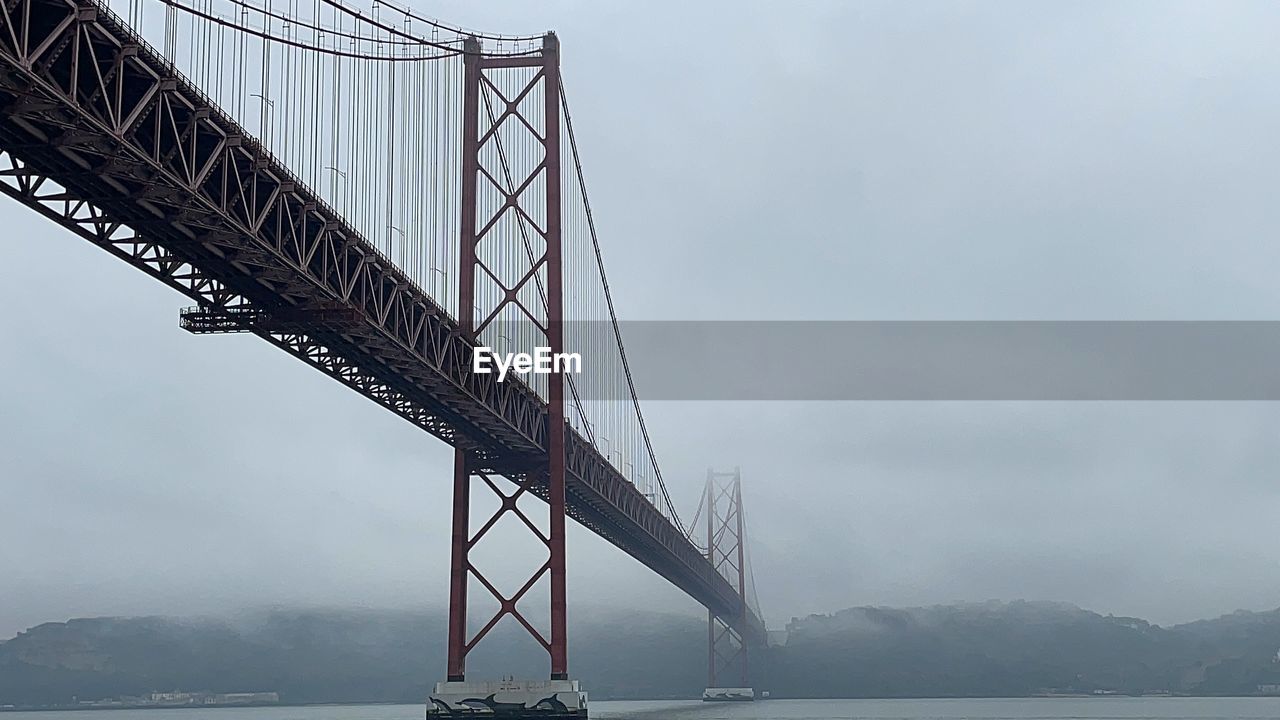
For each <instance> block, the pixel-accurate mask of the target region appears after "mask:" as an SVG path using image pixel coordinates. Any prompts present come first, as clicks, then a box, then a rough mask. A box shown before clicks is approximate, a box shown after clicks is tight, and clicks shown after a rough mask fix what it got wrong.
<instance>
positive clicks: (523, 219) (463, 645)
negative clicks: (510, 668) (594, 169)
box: [448, 34, 569, 682]
mask: <svg viewBox="0 0 1280 720" xmlns="http://www.w3.org/2000/svg"><path fill="white" fill-rule="evenodd" d="M464 63H465V68H466V71H465V74H464V79H463V93H464V97H465V100H464V104H463V114H462V118H463V121H462V132H463V143H462V145H463V158H462V224H461V225H462V233H461V234H462V237H461V243H462V252H461V267H460V274H459V275H460V277H461V283H460V286H459V302H458V307H459V314H460V317H459V319H460V322H461V326H462V327H461V329H462V331H463V332H464V333H466V334H468V335H470V336H472V337H481V336H483V335H484V334H485V333H486V331H487V330H489V329H490V328H491V327H492V326H493V325H494V324H495V323H498V322H501V321H502V320H503V319H510V318H512V316H517V317H516V319H518V320H520V321H521V322H520V326H522V327H531V328H533V329H534V330H535V331H536V334H537V337H536V338H532V339H531V338H525V340H526V341H528V340H532V342H529V343H528V344H525V345H523V347H530V346H542V347H547V348H549V349H550V351H551V352H552V353H561V352H563V351H564V339H563V324H562V323H563V302H564V291H563V288H564V284H563V267H562V264H561V257H560V254H561V237H560V192H559V188H560V157H561V155H560V93H559V90H560V62H559V43H558V41H557V40H556V36H555V35H553V34H548V35H547V36H546V38H544V40H543V45H542V51H541V53H540V54H539V55H537V56H532V57H509V58H486V57H484V56H483V55H482V54H481V47H480V42H479V41H478V40H476V39H474V38H473V39H470V40H468V41H467V44H466V55H465V59H464ZM513 75H514V76H516V77H515V83H514V84H512V83H510V82H503V81H502V80H503V79H508V80H509V79H510V77H509V76H513ZM499 76H508V77H506V78H503V77H499ZM482 97H483V98H484V99H485V100H486V102H485V105H486V107H487V109H488V110H489V112H483V113H482V112H481V98H482ZM528 99H534V100H536V101H537V102H535V103H533V107H532V108H531V109H530V108H526V107H525V104H526V102H525V101H526V100H528ZM495 100H496V101H497V102H498V103H499V104H500V105H501V108H500V111H497V112H495V111H494V110H493V104H494V102H493V101H495ZM531 110H532V112H531ZM535 113H536V114H535ZM525 130H527V131H528V133H529V134H531V135H532V137H533V139H534V142H535V143H536V145H537V146H538V147H539V149H540V150H541V153H540V155H541V160H540V161H538V162H536V164H533V165H532V167H523V168H517V169H515V170H514V173H515V174H514V175H513V170H512V168H511V162H510V160H509V158H508V156H507V151H506V150H504V148H503V146H502V144H501V143H500V139H501V137H502V136H503V135H504V134H506V135H511V134H513V131H516V132H520V133H523V132H524V131H525ZM535 186H540V187H541V188H542V189H543V191H542V192H533V191H532V188H534V187H535ZM486 196H489V197H490V199H489V201H488V202H485V201H484V199H483V198H484V197H486ZM504 221H505V222H506V223H507V225H506V227H507V228H509V229H512V230H514V232H508V233H503V232H502V228H503V226H504ZM513 241H514V242H515V244H517V245H518V246H519V247H517V248H516V249H517V250H523V251H525V252H526V254H527V266H522V267H521V270H520V272H518V273H516V274H514V275H512V274H511V273H510V271H509V270H508V271H504V269H503V268H502V267H499V266H498V258H500V257H509V256H510V253H509V252H504V250H507V251H509V250H510V249H511V248H510V245H512V244H513ZM480 278H486V279H488V280H489V281H490V283H491V285H490V286H489V287H490V288H491V289H496V290H497V291H498V292H496V293H494V292H490V293H481V294H479V296H478V295H477V292H476V287H477V284H478V283H477V280H478V279H480ZM495 286H496V287H495ZM535 287H536V288H538V289H539V290H540V291H541V292H539V293H536V294H535V293H533V292H530V291H531V290H532V289H533V288H535ZM543 378H544V381H545V383H546V398H547V403H546V406H545V408H546V413H547V428H548V431H547V436H546V450H547V452H546V460H545V464H542V466H540V467H535V468H528V469H526V470H525V472H524V473H523V474H522V476H516V477H515V478H512V480H514V481H515V482H516V484H517V488H516V490H515V491H514V492H513V493H511V494H506V493H504V492H503V491H502V490H501V488H499V486H498V485H497V484H495V483H494V481H493V479H492V478H491V477H489V475H488V474H487V473H485V472H484V471H483V470H482V468H483V464H482V461H481V459H480V458H478V457H476V456H475V455H474V453H472V452H471V451H470V450H468V449H466V448H458V449H457V451H456V452H455V458H454V481H453V483H454V484H453V535H452V537H453V548H452V555H451V557H452V560H451V575H450V586H449V588H450V589H449V665H448V668H449V670H448V672H449V676H448V679H449V681H451V682H457V681H462V680H464V679H465V674H466V658H467V653H468V652H470V650H471V649H472V648H473V647H475V645H476V644H477V643H478V642H480V640H481V639H483V638H484V636H485V635H486V634H487V633H488V632H489V631H490V630H491V629H493V627H494V626H495V625H497V623H498V622H499V621H500V620H502V618H504V617H506V616H510V617H513V618H515V619H516V620H517V621H518V622H519V623H520V625H521V626H522V627H524V629H525V630H526V631H528V633H529V634H530V635H531V636H532V637H533V638H534V639H535V640H537V641H538V644H540V645H541V646H542V647H543V648H545V649H546V651H547V653H548V654H549V655H550V659H551V679H552V680H568V679H569V675H568V673H569V668H568V651H567V645H566V640H565V629H566V620H565V606H566V603H565V546H564V532H565V516H566V512H565V433H566V429H567V426H566V423H565V403H564V385H565V382H564V376H563V375H561V374H552V375H547V376H543ZM477 479H478V480H479V481H481V484H482V485H483V487H485V488H487V489H489V490H492V491H493V492H494V493H495V494H497V496H498V498H499V499H500V503H501V504H500V506H499V508H498V510H497V512H495V513H494V514H493V515H492V516H491V517H490V518H489V519H488V521H487V522H486V523H485V524H484V525H483V527H481V528H480V530H479V531H477V532H476V533H475V534H474V535H473V534H471V531H470V517H471V515H470V505H471V491H472V489H473V488H474V487H475V486H476V485H477V482H476V480H477ZM530 491H534V492H538V493H539V494H540V495H541V496H542V497H543V498H544V499H545V500H546V501H547V506H548V512H549V523H548V524H549V532H548V533H546V534H544V533H543V531H542V530H541V529H540V528H539V527H538V526H537V524H535V523H534V522H533V521H532V520H530V518H529V517H528V516H527V515H526V514H525V512H524V511H522V510H521V509H520V507H519V506H518V505H517V501H518V500H519V498H520V496H521V495H523V494H524V493H526V492H530ZM506 514H512V515H514V516H516V517H518V518H520V520H521V521H522V522H523V523H524V525H525V526H526V528H527V529H528V530H529V532H531V533H532V534H533V535H534V536H535V537H536V538H537V539H538V541H539V542H540V543H541V544H542V545H545V546H546V548H547V559H546V561H545V562H544V563H542V564H541V565H540V566H538V567H537V568H536V569H535V570H534V571H533V572H532V573H531V574H530V575H529V578H528V580H527V581H526V582H525V583H524V584H523V585H521V586H520V589H519V590H517V591H516V592H514V593H513V594H511V595H510V596H505V595H503V593H502V592H501V591H499V589H498V588H497V587H495V585H494V583H492V582H491V581H490V580H489V579H488V578H487V577H486V576H485V571H484V568H481V567H477V566H476V564H475V563H473V562H472V561H471V550H472V548H474V547H475V544H476V543H477V542H478V541H479V540H480V539H481V538H483V537H484V535H485V533H487V532H488V531H489V530H491V529H492V528H493V526H494V525H495V524H496V523H497V522H498V520H499V519H500V518H501V517H502V516H504V515H506ZM544 575H549V576H550V581H551V583H550V585H551V591H550V594H551V598H550V600H551V605H550V610H551V618H550V630H551V637H549V638H548V637H545V636H544V635H543V633H542V632H540V631H539V630H538V628H536V627H535V626H534V624H533V623H531V622H530V621H529V619H528V618H527V617H526V616H525V614H524V613H523V612H521V610H520V607H519V603H520V601H521V600H522V599H524V597H525V595H526V593H528V592H529V591H530V590H531V589H532V588H533V587H534V585H535V584H536V583H537V582H538V581H539V580H540V579H541V578H542V577H543V576H544ZM472 577H474V578H475V579H476V580H478V581H479V583H480V585H481V586H483V587H484V588H485V590H486V591H488V592H489V593H490V594H492V595H493V597H494V598H495V599H496V600H497V601H498V610H497V612H496V613H494V614H493V615H492V616H491V617H490V618H489V619H488V620H487V621H486V622H485V624H484V625H483V627H481V629H480V630H479V632H477V633H476V634H475V636H474V637H471V638H468V637H467V632H468V630H467V614H468V613H467V610H468V604H467V588H468V584H469V582H470V578H472Z"/></svg>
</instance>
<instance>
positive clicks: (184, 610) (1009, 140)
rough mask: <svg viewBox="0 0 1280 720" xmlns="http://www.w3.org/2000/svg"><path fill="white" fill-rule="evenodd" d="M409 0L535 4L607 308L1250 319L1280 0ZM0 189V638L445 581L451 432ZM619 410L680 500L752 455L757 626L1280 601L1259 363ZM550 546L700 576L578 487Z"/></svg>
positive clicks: (1272, 209)
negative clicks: (1106, 383) (880, 397)
mask: <svg viewBox="0 0 1280 720" xmlns="http://www.w3.org/2000/svg"><path fill="white" fill-rule="evenodd" d="M414 4H415V6H416V7H418V8H420V9H422V10H423V11H424V12H427V13H429V14H433V15H436V16H439V17H444V18H449V19H451V20H455V21H457V22H459V23H462V24H465V25H468V26H476V27H484V28H490V29H493V30H495V31H510V32H524V31H540V30H544V29H547V28H554V29H556V30H557V31H558V33H559V35H560V38H561V41H562V44H563V58H564V75H565V83H566V88H567V91H568V93H569V96H570V98H571V99H572V103H573V109H574V119H575V129H576V131H577V133H578V138H579V142H580V144H581V146H582V152H583V155H584V163H585V166H586V173H587V179H588V182H589V186H590V189H591V193H592V197H593V202H594V204H595V211H596V213H595V214H596V219H597V222H598V224H599V226H600V228H601V233H602V239H603V243H604V252H605V260H606V265H607V267H608V269H609V270H610V272H611V277H610V280H611V283H612V285H613V289H614V296H615V299H616V301H617V304H618V307H619V311H620V313H621V314H622V315H623V316H624V317H625V318H627V319H676V318H680V319H685V318H697V319H874V320H896V319H948V320H964V319H1033V320H1034V319H1073V320H1074V319H1270V320H1278V319H1280V283H1277V280H1276V276H1277V273H1276V269H1277V268H1278V267H1280V242H1277V240H1278V239H1280V237H1278V236H1280V233H1277V230H1278V229H1280V203H1277V202H1276V197H1277V191H1280V134H1277V133H1276V128H1277V127H1280V91H1277V87H1280V82H1277V81H1278V80H1280V45H1278V44H1277V43H1275V38H1276V37H1277V35H1280V4H1276V3H1273V2H1234V3H1225V2H1202V3H1179V2H1159V3H1156V2H1151V3H1140V2H1084V3H1071V4H1058V3H1047V2H1045V3H1039V2H1022V1H1016V2H1013V1H1011V2H1000V3H997V2H990V3H981V4H973V3H959V2H954V3H951V2H949V3H924V2H917V3H900V2H886V3H853V2H831V3H816V2H815V3H781V2H779V3H776V4H751V3H747V4H744V3H740V2H735V3H710V2H706V3H665V4H655V3H638V2H637V3H629V4H623V3H590V2H559V3H525V2H488V3H474V2H456V3H452V4H450V3H425V2H421V0H419V1H417V2H415V3H414ZM148 11H149V12H158V10H157V9H156V6H151V7H149V9H148ZM0 222H2V223H3V226H4V228H5V230H4V232H3V237H2V238H0V308H3V310H0V338H3V340H2V341H0V376H3V377H4V378H5V380H4V381H2V382H0V408H3V414H2V415H0V457H2V458H3V460H2V462H0V638H4V637H8V636H10V635H12V634H13V633H15V632H17V631H19V630H21V629H23V628H26V627H28V626H30V625H33V624H35V623H38V622H43V621H48V620H63V619H66V618H68V617H72V616H83V615H100V614H144V613H172V614H190V613H205V612H223V611H228V610H233V609H238V608H244V607H255V606H261V605H265V604H272V603H288V604H295V603H305V604H311V605H316V604H322V605H370V606H385V607H413V606H428V605H431V606H437V605H441V604H443V603H445V602H446V600H447V580H448V576H447V560H448V542H447V541H448V535H449V527H448V499H449V477H450V472H451V467H452V466H451V460H452V454H451V450H450V449H449V448H447V447H446V446H445V445H444V444H443V443H441V442H439V441H437V440H435V439H433V438H431V437H430V436H428V435H426V434H424V433H422V432H420V431H418V430H416V429H414V428H413V427H411V426H410V425H408V424H407V423H405V422H403V421H402V420H399V419H398V418H396V417H394V416H393V415H391V414H390V413H388V412H386V411H384V410H382V409H380V408H379V407H377V406H375V405H374V404H373V403H371V402H369V401H367V400H365V399H363V398H361V397H359V396H358V395H356V394H355V393H353V392H350V391H348V390H346V389H345V388H343V387H342V386H340V385H339V384H337V383H335V382H333V381H332V380H329V379H327V378H325V377H323V376H322V375H320V374H319V373H317V372H314V371H312V370H309V369H308V368H306V367H305V366H304V365H303V364H302V363H300V362H298V361H297V360H294V359H292V358H290V357H289V356H287V355H286V354H284V353H282V352H280V351H278V350H275V349H273V348H271V347H269V346H268V345H267V344H266V343H263V342H262V341H260V340H258V339H256V338H253V337H251V336H229V337H195V336H191V335H188V334H187V333H184V332H182V331H181V330H179V329H178V327H177V311H178V309H179V308H180V307H182V306H184V305H186V304H189V302H188V301H186V300H185V299H184V298H183V297H181V296H179V295H177V294H176V293H174V292H172V291H170V290H167V289H165V288H164V287H162V286H161V285H159V284H158V283H155V282H154V281H152V280H149V279H148V278H146V277H145V276H143V275H142V274H141V273H138V272H137V271H135V270H133V269H131V268H129V267H128V266H126V265H125V264H124V263H121V262H119V261H117V260H115V259H112V258H111V257H109V256H108V255H107V254H105V253H103V252H101V251H99V250H96V249H94V248H92V247H91V246H90V245H88V244H87V243H85V242H83V241H82V240H79V239H76V238H74V237H72V236H71V235H70V234H69V233H67V232H65V231H63V230H61V229H59V228H57V227H56V226H54V225H52V224H51V223H48V222H46V221H44V220H42V219H40V218H38V217H37V216H36V215H35V214H34V213H32V212H31V211H29V210H26V209H25V208H23V207H20V206H19V205H17V204H15V203H13V202H9V201H7V200H6V201H0ZM641 392H642V394H643V387H642V388H641ZM647 413H648V417H649V422H650V427H651V429H652V431H653V433H654V439H655V443H656V446H657V450H658V452H659V458H660V461H661V463H662V466H663V469H664V473H665V475H666V477H667V479H668V482H669V484H670V485H671V489H672V491H673V494H674V496H675V498H676V500H677V502H679V503H680V504H681V505H682V506H683V507H685V508H687V510H686V512H687V513H688V514H691V513H692V510H693V507H694V505H696V501H697V496H698V493H699V491H700V489H701V483H702V481H703V477H704V475H705V471H706V468H707V466H709V465H715V466H733V465H738V466H741V467H742V469H743V477H744V482H745V488H746V489H745V493H746V502H747V503H748V511H747V512H748V517H749V521H750V532H751V536H752V537H751V539H752V555H753V559H754V564H755V574H756V578H757V584H758V587H759V594H760V600H761V602H762V604H763V606H764V610H765V613H766V615H767V617H768V619H769V621H770V622H771V624H773V625H775V626H777V625H780V624H781V623H782V622H785V621H786V620H787V619H788V618H790V617H791V616H794V615H804V614H807V613H811V612H829V611H834V610H838V609H841V608H845V607H850V606H854V605H863V604H885V605H915V604H930V603H940V602H952V601H979V600H986V599H989V598H1001V599H1015V598H1027V599H1045V600H1061V601H1068V602H1074V603H1077V604H1080V605H1082V606H1084V607H1087V608H1090V609H1094V610H1098V611H1100V612H1104V613H1105V612H1112V613H1116V614H1132V615H1140V616H1143V617H1147V618H1149V619H1151V620H1153V621H1155V622H1160V623H1170V622H1177V621H1183V620H1188V619H1193V618H1197V617H1202V616H1210V615H1216V614H1220V613H1224V612H1230V611H1232V610H1235V609H1237V608H1250V609H1267V608H1274V607H1276V606H1278V605H1280V544H1277V542H1276V541H1275V539H1276V536H1277V527H1280V482H1277V479H1276V474H1277V473H1276V468H1277V467H1280V443H1277V438H1278V437H1280V405H1276V404H1268V403H1074V404H1073V403H756V404H748V403H679V402H664V403H655V404H652V405H650V406H649V407H648V408H647ZM569 550H570V553H571V557H570V595H571V600H572V602H573V603H574V604H575V606H577V607H585V606H587V605H596V604H612V605H623V606H626V605H638V604H643V605H645V606H647V607H653V608H661V609H670V610H674V611H679V612H687V613H694V612H697V611H698V609H697V607H696V606H695V605H694V604H693V603H692V601H690V600H688V599H687V598H685V597H683V596H682V595H681V594H680V593H679V592H678V591H676V590H674V589H673V588H671V587H669V586H668V585H666V584H665V583H664V581H662V580H660V579H659V578H657V576H655V575H653V574H651V573H649V572H648V571H646V570H645V569H644V568H642V567H640V566H639V565H637V564H636V563H635V562H634V561H631V560H630V559H628V558H627V557H626V556H624V555H623V554H622V553H621V552H619V551H617V550H615V549H613V548H612V547H611V546H608V545H607V544H605V543H604V542H603V541H601V540H599V539H597V538H595V537H593V536H591V535H590V534H588V533H586V532H585V531H583V530H581V529H580V528H576V527H575V528H573V529H572V533H571V536H570V540H569ZM571 622H572V620H571ZM442 642H443V639H442ZM442 652H443V645H442Z"/></svg>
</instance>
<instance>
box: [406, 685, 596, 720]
mask: <svg viewBox="0 0 1280 720" xmlns="http://www.w3.org/2000/svg"><path fill="white" fill-rule="evenodd" d="M474 715H484V716H486V717H494V718H503V719H504V720H585V719H586V717H587V694H586V693H585V692H583V691H582V689H581V688H580V687H579V685H578V681H577V680H540V681H529V680H501V681H498V682H465V681H463V682H442V683H436V688H435V692H433V693H431V696H430V697H429V698H428V700H427V717H428V718H449V717H470V716H474Z"/></svg>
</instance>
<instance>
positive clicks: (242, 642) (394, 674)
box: [0, 601, 1280, 706]
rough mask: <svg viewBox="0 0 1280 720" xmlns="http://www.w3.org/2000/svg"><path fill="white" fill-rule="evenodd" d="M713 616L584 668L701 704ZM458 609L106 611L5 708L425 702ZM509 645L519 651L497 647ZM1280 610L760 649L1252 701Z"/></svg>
mask: <svg viewBox="0 0 1280 720" xmlns="http://www.w3.org/2000/svg"><path fill="white" fill-rule="evenodd" d="M704 622H705V621H704V620H702V619H700V618H694V617H690V616H684V615H666V614H660V613H641V612H634V611H626V612H621V611H616V612H615V611H587V612H583V611H579V612H576V613H575V614H574V618H573V623H574V625H573V630H574V632H573V634H572V635H571V637H570V641H571V644H570V657H571V658H572V667H573V669H574V673H575V676H577V677H578V678H579V679H581V680H582V681H583V682H584V683H585V684H586V687H587V688H588V689H589V690H590V691H591V692H592V694H593V696H595V697H597V698H600V699H605V698H657V697H695V696H697V695H698V694H699V693H700V692H701V690H702V686H703V684H704V678H705V672H706V670H705V665H704V664H705V662H706V648H705V642H706V630H705V626H704V624H703V623H704ZM445 625H446V623H445V617H444V615H443V614H442V613H440V612H393V611H345V610H297V609H276V610H271V611H266V612H260V613H253V614H248V615H242V616H239V617H236V618H232V619H212V618H187V619H179V618H159V617H151V618H92V619H78V620H71V621H68V622H60V623H46V624H43V625H39V626H37V627H34V628H31V629H30V630H28V631H26V632H23V633H20V634H19V635H18V636H17V637H15V638H13V639H11V640H9V641H7V642H5V643H2V644H0V705H18V706H22V705H60V704H67V703H70V702H73V699H74V698H81V699H98V698H104V697H118V696H122V695H140V694H144V693H147V692H151V691H156V690H173V689H181V690H187V691H208V692H242V691H275V692H278V693H280V696H281V700H282V701H283V702H289V703H319V702H421V701H422V700H423V699H424V698H425V696H426V694H427V692H428V691H429V688H430V686H431V684H432V683H434V682H435V681H436V680H438V679H440V678H442V677H443V676H444V667H443V655H444V653H443V640H444V637H445ZM520 632H521V631H520V629H519V628H518V627H516V626H515V625H514V623H512V622H511V621H504V622H503V623H502V624H500V625H499V626H498V627H497V628H495V630H494V633H495V637H494V640H495V642H494V643H492V644H490V643H484V644H481V645H480V648H479V649H478V650H477V652H476V653H475V654H473V656H472V658H471V659H470V660H469V666H468V668H469V670H470V671H471V674H472V675H473V676H476V677H498V676H501V675H517V676H525V677H538V676H541V675H542V674H543V673H544V672H545V660H544V657H545V656H543V655H541V654H540V652H541V651H540V649H539V648H538V647H537V646H536V645H534V644H533V643H532V641H528V640H525V639H522V638H521V636H520ZM495 647H501V648H503V653H502V654H501V655H499V654H497V653H495V652H493V648H495ZM1278 648H1280V610H1276V611H1271V612H1263V613H1251V612H1238V613H1234V614H1231V615H1227V616H1224V617H1221V618H1217V619H1214V620H1203V621H1198V622H1193V623H1188V624H1185V625H1177V626H1172V627H1168V628H1162V627H1160V626H1157V625H1152V624H1150V623H1148V622H1146V621H1144V620H1141V619H1138V618H1130V617H1114V616H1110V615H1100V614H1098V613H1094V612H1089V611H1086V610H1081V609H1080V608H1077V607H1074V606H1071V605H1064V604H1056V603H1035V602H1021V601H1020V602H1012V603H998V602H991V603H981V604H965V605H945V606H934V607H924V608H901V609H895V608H879V607H861V608H851V609H849V610H843V611H840V612H837V613H834V614H831V615H813V616H809V617H806V618H798V619H793V620H792V621H791V622H790V623H788V625H787V629H786V641H785V643H784V644H779V645H777V646H775V647H772V648H770V649H769V650H768V651H767V652H765V653H761V654H758V655H757V656H756V657H755V659H753V666H754V667H756V668H757V671H758V675H757V678H756V684H757V685H758V686H759V687H761V688H767V689H769V690H770V691H772V693H773V694H774V695H775V696H778V697H990V696H1027V695H1035V694H1040V693H1045V692H1084V693H1093V692H1097V691H1102V692H1116V693H1127V694H1139V693H1158V692H1170V693H1174V694H1195V695H1249V694H1256V693H1258V692H1259V691H1260V688H1259V686H1265V685H1280V663H1277V662H1276V653H1277V649H1278Z"/></svg>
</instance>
